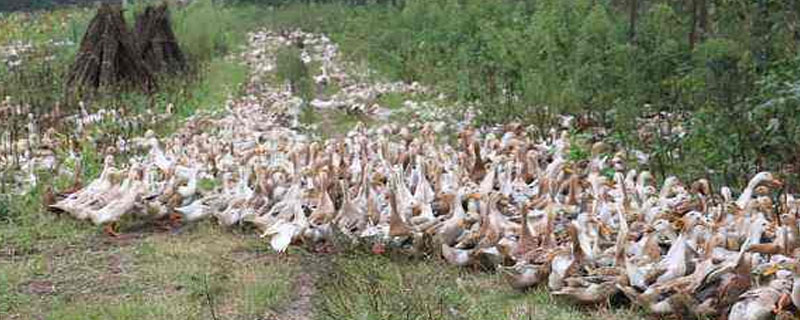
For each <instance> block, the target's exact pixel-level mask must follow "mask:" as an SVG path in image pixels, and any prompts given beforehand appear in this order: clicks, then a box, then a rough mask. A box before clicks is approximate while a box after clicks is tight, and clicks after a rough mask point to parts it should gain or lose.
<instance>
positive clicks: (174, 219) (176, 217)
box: [169, 212, 183, 229]
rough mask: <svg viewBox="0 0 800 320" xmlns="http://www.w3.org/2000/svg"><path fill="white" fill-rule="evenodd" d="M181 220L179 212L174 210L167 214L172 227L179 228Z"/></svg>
mask: <svg viewBox="0 0 800 320" xmlns="http://www.w3.org/2000/svg"><path fill="white" fill-rule="evenodd" d="M182 222H183V217H182V216H181V215H180V214H178V213H175V212H173V213H170V214H169V224H170V225H171V226H172V228H175V229H177V228H180V226H181V224H182Z"/></svg>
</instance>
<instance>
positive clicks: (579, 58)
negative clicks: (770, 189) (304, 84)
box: [270, 0, 800, 186]
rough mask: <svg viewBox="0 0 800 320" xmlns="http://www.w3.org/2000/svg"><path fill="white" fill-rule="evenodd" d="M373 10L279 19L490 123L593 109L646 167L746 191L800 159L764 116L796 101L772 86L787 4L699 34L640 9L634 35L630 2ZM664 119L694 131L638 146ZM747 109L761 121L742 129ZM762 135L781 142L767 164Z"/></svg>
mask: <svg viewBox="0 0 800 320" xmlns="http://www.w3.org/2000/svg"><path fill="white" fill-rule="evenodd" d="M366 3H369V4H370V5H366V6H360V5H359V6H354V5H352V3H351V2H350V1H307V2H302V3H301V2H298V1H294V2H292V1H284V2H283V3H281V4H280V5H279V7H278V9H277V10H275V11H274V12H271V13H270V20H271V21H272V23H273V26H274V27H276V28H287V27H301V28H303V29H306V30H309V31H320V32H325V33H327V34H329V35H330V36H331V37H332V38H333V40H335V41H337V42H338V43H340V44H341V46H342V49H343V52H344V54H345V56H346V57H348V58H350V59H352V60H355V61H358V60H360V59H366V60H368V61H369V63H370V64H369V65H370V67H371V68H372V69H375V70H377V71H379V74H381V75H384V76H387V77H389V78H392V79H398V80H404V81H421V82H423V83H427V84H430V85H435V86H436V87H437V89H439V90H441V91H443V92H446V93H448V94H449V96H450V98H451V99H453V100H457V101H461V102H466V101H468V102H474V103H476V104H477V105H478V106H479V108H480V114H479V116H478V118H477V119H476V120H477V121H478V122H479V123H495V122H503V121H508V120H522V121H525V122H528V123H532V124H534V125H536V128H537V130H538V131H541V132H546V131H547V129H548V128H550V127H552V125H553V124H554V123H555V122H556V121H555V119H554V116H555V115H557V114H563V113H571V114H582V115H588V116H589V118H590V119H592V120H593V121H595V122H596V123H598V124H601V125H604V126H606V127H607V128H610V129H611V131H610V132H609V134H608V137H610V139H611V140H613V141H614V142H615V143H618V144H620V145H622V146H623V147H626V148H637V149H640V150H642V151H644V152H647V153H650V154H653V155H654V156H653V161H651V163H650V165H649V168H646V169H650V170H653V171H655V172H656V173H658V174H666V173H667V172H671V173H674V174H678V175H681V176H685V177H688V176H691V177H698V176H709V177H711V178H713V179H714V180H715V181H717V182H720V183H729V184H732V185H734V186H735V185H738V184H740V183H741V181H740V180H741V179H744V178H746V177H747V176H749V175H751V174H753V173H755V170H765V169H768V170H779V169H782V168H781V166H780V165H779V164H781V163H791V162H793V161H794V160H793V159H794V157H792V156H789V154H791V153H792V151H793V150H795V149H794V148H795V145H793V144H791V143H788V142H787V143H784V142H786V141H791V139H794V136H793V133H790V132H789V131H790V130H784V129H781V130H777V131H774V130H773V131H770V134H769V135H764V134H761V133H759V132H761V131H763V130H761V129H759V128H762V127H768V126H769V123H768V122H769V119H768V118H769V117H767V116H759V115H764V114H770V115H774V114H775V111H774V110H775V109H776V108H777V107H774V106H776V105H782V104H786V103H789V102H786V101H791V99H789V98H786V97H785V96H786V95H788V93H786V92H787V91H786V90H788V89H786V88H784V89H780V90H778V89H775V88H777V87H780V85H777V84H774V85H772V86H771V87H770V88H772V89H770V90H769V92H765V91H764V90H762V89H761V88H763V86H764V84H765V83H767V82H772V81H776V80H774V79H776V77H775V76H773V75H771V74H773V73H775V70H776V68H778V66H784V67H785V66H787V65H789V64H791V63H792V61H794V57H795V56H796V55H797V47H798V45H797V43H798V41H797V39H798V37H800V33H799V32H796V31H795V30H794V29H795V27H794V26H795V25H797V20H798V18H800V17H798V15H797V14H796V13H795V12H794V11H793V10H795V9H794V7H792V5H791V4H790V3H788V2H780V1H762V2H743V1H723V2H712V1H706V2H704V3H706V4H707V5H708V8H706V9H707V11H708V12H709V14H708V17H707V22H706V24H705V25H701V23H700V22H697V24H696V25H695V27H694V30H693V26H692V23H693V21H698V20H699V19H700V17H699V16H694V17H693V16H692V14H693V11H692V10H691V7H690V4H688V3H687V2H674V1H653V2H639V3H640V7H639V10H638V12H637V17H638V18H637V22H636V26H635V27H636V29H635V33H634V36H633V37H630V29H629V27H630V20H629V17H630V16H629V15H630V12H629V8H628V7H627V5H628V3H625V4H617V5H612V3H614V2H609V1H592V0H540V1H511V0H501V1H491V2H486V1H480V0H424V1H423V0H407V1H402V2H401V3H394V5H390V4H387V3H386V2H381V1H374V2H373V1H366ZM699 11H700V10H698V12H699ZM698 14H699V13H698ZM692 32H694V39H696V40H695V41H694V42H693V43H690V41H689V38H690V34H692ZM782 68H783V67H782ZM782 70H784V71H785V72H784V73H787V72H788V73H791V74H795V75H796V74H797V73H793V72H791V71H790V70H792V69H790V68H785V69H782ZM783 79H786V78H783ZM782 81H785V80H782ZM779 97H784V98H785V99H779ZM773 98H775V99H773ZM767 101H772V102H771V103H768V104H767V105H769V106H770V107H763V105H764V103H766V102H767ZM792 103H793V102H791V103H789V104H792ZM760 106H761V107H760ZM787 108H790V107H787ZM754 110H769V111H763V112H762V111H759V112H754ZM654 112H667V113H669V114H671V115H672V116H673V117H675V119H672V120H670V122H671V123H670V126H672V127H680V128H684V129H686V131H688V132H687V134H684V135H681V136H680V137H676V136H669V137H668V136H657V137H655V138H654V139H650V140H647V141H642V140H639V137H638V135H637V134H636V132H635V130H637V129H638V128H639V127H640V122H639V121H638V119H639V118H641V117H643V116H650V115H652V114H653V113H654ZM744 114H752V115H751V116H750V117H749V118H747V119H748V120H751V121H741V120H742V115H744ZM678 115H681V116H680V117H678ZM683 115H688V116H683ZM780 128H783V127H782V126H781V127H780ZM775 135H780V136H781V137H780V138H777V137H775ZM762 136H770V137H771V138H769V139H771V140H770V141H772V144H769V145H770V148H769V150H770V151H772V152H771V153H770V156H768V157H765V154H763V152H764V151H766V149H764V148H763V147H761V146H762V145H763V144H764V143H766V142H765V141H766V140H765V139H766V138H761V137H762ZM777 141H783V142H777ZM739 150H744V152H742V151H739ZM774 154H779V155H781V156H780V157H775V156H772V155H774ZM767 158H768V159H767ZM733 177H741V178H735V179H734V178H733Z"/></svg>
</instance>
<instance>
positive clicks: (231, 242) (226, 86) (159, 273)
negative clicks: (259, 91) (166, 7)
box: [0, 0, 638, 319]
mask: <svg viewBox="0 0 800 320" xmlns="http://www.w3.org/2000/svg"><path fill="white" fill-rule="evenodd" d="M195 3H196V4H194V5H192V6H189V7H188V8H187V9H185V10H181V11H178V12H176V13H175V15H174V22H175V29H176V33H177V34H178V37H179V39H181V44H182V45H183V46H184V48H185V49H186V51H187V53H188V54H189V56H190V58H191V60H192V61H193V64H194V66H195V68H194V71H195V73H194V75H193V76H191V77H187V78H165V79H163V80H162V81H163V82H162V83H163V84H165V85H164V86H162V91H161V92H159V93H157V94H155V95H154V96H153V97H146V96H143V95H138V94H125V95H121V96H120V97H117V96H112V97H104V98H103V99H105V100H100V101H98V102H97V105H106V106H112V107H117V108H119V107H124V108H126V109H127V110H130V111H131V112H134V113H143V112H146V110H148V109H151V110H152V111H154V112H163V111H164V110H165V109H166V106H167V104H169V103H172V104H174V106H175V107H176V109H175V113H176V115H175V116H174V117H173V118H172V119H170V120H168V121H167V123H160V124H157V125H155V126H154V128H155V129H157V130H156V131H157V132H158V134H160V135H166V134H169V133H170V132H172V131H173V130H174V129H175V128H177V126H179V125H180V124H181V122H182V120H183V119H185V118H186V117H188V116H191V115H193V114H195V113H197V112H199V111H203V110H205V111H212V112H213V111H219V110H221V109H222V107H223V106H224V102H225V100H226V99H227V98H228V96H229V95H232V94H236V93H238V92H239V90H240V89H241V85H242V84H243V83H244V81H245V80H246V77H247V68H246V67H245V66H243V65H241V64H239V63H238V62H237V61H236V60H235V59H227V58H225V56H226V55H227V54H230V53H231V52H236V50H237V48H238V47H239V46H241V45H242V44H243V43H244V40H245V31H246V30H248V29H250V28H252V27H254V26H255V25H257V24H258V23H266V22H265V21H263V20H264V19H263V18H262V17H260V16H259V15H260V14H261V13H263V12H264V11H263V10H262V9H259V8H258V7H254V6H233V7H216V6H213V5H211V3H210V1H209V0H199V1H197V2H195ZM37 14H38V13H37ZM41 15H42V17H35V18H32V20H31V21H30V24H31V25H37V24H39V23H43V24H44V23H48V21H51V20H53V21H61V24H62V25H66V26H68V27H67V28H61V29H59V28H54V29H53V30H49V31H47V30H46V31H42V33H43V34H44V36H41V38H40V36H39V35H38V33H36V31H26V29H14V28H17V24H15V23H14V22H13V21H15V20H13V19H23V18H21V17H18V16H15V15H12V16H13V18H10V19H9V20H6V19H5V18H6V17H7V16H0V31H2V30H12V29H13V30H12V31H13V32H11V33H3V32H0V37H7V38H0V43H5V42H6V41H11V40H9V39H14V37H17V38H19V39H33V41H34V42H36V41H42V42H44V41H46V39H47V37H49V36H57V37H66V38H70V37H71V39H77V38H79V37H80V34H81V32H78V31H77V30H79V29H80V30H82V28H85V23H86V22H87V21H88V19H89V18H90V15H91V11H89V10H85V9H63V10H56V11H53V12H48V13H41ZM50 15H53V17H50ZM58 17H61V18H58ZM268 17H269V19H273V18H275V19H274V21H273V20H270V21H269V23H274V24H275V25H277V24H279V23H281V22H280V21H281V19H282V18H281V17H276V16H274V15H268ZM59 19H61V20H59ZM292 19H294V18H291V17H290V18H289V19H287V20H292ZM8 21H11V22H8ZM212 22H213V23H212ZM19 25H22V24H19ZM31 30H37V29H36V28H33V29H31ZM43 30H44V29H43ZM27 32H30V33H27ZM9 34H10V35H9ZM14 34H16V36H15V35H14ZM7 35H8V36H7ZM76 35H77V36H76ZM344 41H346V42H347V43H346V45H349V46H356V45H359V43H360V44H361V45H363V44H364V42H363V39H350V40H344ZM360 41H361V42H360ZM74 42H75V43H77V42H78V41H77V40H75V41H74ZM351 52H354V51H351ZM71 54H74V47H73V48H70V47H67V48H65V49H63V51H59V53H58V56H59V57H60V58H59V59H56V60H54V62H53V63H52V65H51V66H48V67H53V69H52V70H56V72H58V70H63V69H59V68H63V67H64V66H63V65H60V64H61V63H63V61H68V60H69V58H70V57H71V56H70V55H71ZM290 56H294V54H291V55H286V57H284V58H288V57H290ZM346 58H348V59H354V60H358V59H361V58H364V57H357V56H349V57H346ZM290 67H291V66H290ZM302 69H303V68H302V67H301V66H298V65H296V64H295V65H294V69H293V68H289V69H287V70H286V74H285V80H291V79H294V81H297V82H299V83H303V82H304V81H307V80H308V77H309V75H308V74H307V73H303V72H302ZM311 69H312V70H316V68H311ZM1 72H2V71H0V73H1ZM53 74H57V73H52V74H50V76H53ZM34 75H37V76H39V75H40V76H47V73H34ZM36 79H38V78H35V77H34V80H36ZM39 80H41V79H39ZM50 80H51V81H52V78H51V79H50ZM338 90H339V88H336V87H335V86H330V87H326V88H324V90H322V92H317V93H316V94H317V95H321V96H331V95H333V94H335V93H336V92H337V91H338ZM31 94H33V93H31ZM47 94H54V92H47ZM54 96H58V95H57V94H55V95H54ZM29 98H30V97H29ZM406 99H412V97H407V96H404V95H403V94H387V95H384V96H382V97H381V98H380V99H379V100H378V101H377V103H379V104H380V105H382V106H384V107H387V108H389V109H392V110H394V111H399V110H402V109H403V107H402V104H403V101H405V100H406ZM408 116H409V115H407V114H403V113H402V112H398V113H397V114H396V115H394V116H393V118H392V119H390V120H392V121H402V119H406V118H404V117H408ZM302 118H303V122H304V123H309V124H320V127H321V128H320V129H321V130H320V134H321V135H322V136H323V137H325V138H328V137H332V136H338V135H341V134H344V133H345V132H347V131H348V130H350V129H351V128H352V127H353V126H355V125H356V124H357V123H358V122H360V121H363V120H364V119H362V118H360V117H358V116H356V115H352V114H349V113H347V112H344V111H339V110H335V111H326V112H325V113H316V112H313V111H310V109H306V111H305V112H304V113H303V116H302ZM115 130H119V128H116V127H115V126H114V125H108V126H104V125H101V126H98V128H95V129H93V130H92V132H93V133H92V135H93V136H94V137H93V138H94V139H99V138H102V137H103V136H107V135H114V134H119V132H118V131H115ZM139 133H141V132H139ZM82 147H83V150H82V152H81V158H80V159H79V161H81V162H82V164H83V166H82V168H83V171H82V172H81V175H82V176H83V177H84V181H88V180H89V179H91V178H93V177H95V176H96V175H97V174H98V173H99V169H100V168H99V165H100V163H101V159H102V155H101V154H100V152H98V149H99V148H93V147H92V146H90V145H89V144H83V146H82ZM123 158H124V157H123ZM118 161H120V162H121V161H124V159H118ZM66 165H67V166H68V167H70V168H71V167H74V164H66ZM70 180H71V179H70V177H66V176H56V177H49V176H48V175H47V174H46V173H42V185H49V184H52V185H54V186H55V188H56V189H57V190H62V189H63V188H65V187H66V186H68V185H69V183H70ZM214 187H215V182H214V181H211V180H207V181H203V182H201V188H203V189H212V188H214ZM43 192H44V190H43V188H42V187H41V186H40V187H38V188H36V189H34V190H32V191H31V192H29V193H27V194H25V195H23V196H19V197H7V196H6V197H2V196H0V243H2V244H3V245H2V247H0V319H6V318H11V319H16V318H21V319H211V318H218V319H255V318H264V317H266V316H267V315H269V314H271V313H274V311H275V310H280V309H281V308H282V307H283V306H285V305H286V304H287V303H288V301H289V300H290V299H291V297H292V296H293V295H294V293H293V283H292V279H293V278H294V277H295V276H296V275H297V274H299V273H300V272H311V271H313V272H314V274H315V275H316V278H317V281H316V289H317V293H316V295H315V296H314V298H313V299H312V300H313V301H314V312H315V313H316V318H318V319H538V318H547V319H551V318H552V319H574V318H577V319H591V318H601V317H602V318H608V319H628V318H636V317H638V314H636V313H635V312H633V311H631V310H627V309H622V310H614V311H608V310H605V309H600V310H579V309H575V308H573V307H571V306H567V305H564V304H561V303H559V302H558V301H554V300H552V299H551V298H550V296H549V295H548V294H547V293H546V291H544V290H537V291H533V292H530V293H518V292H514V291H512V290H511V289H509V288H508V286H507V285H506V284H505V283H504V281H503V279H502V278H501V277H500V276H498V275H496V274H492V273H474V272H470V271H465V270H460V269H456V268H453V267H450V266H447V265H444V264H443V263H442V262H441V261H438V260H414V261H408V260H402V259H399V258H389V257H383V256H373V255H366V254H363V253H356V252H348V253H343V254H340V255H336V256H332V257H326V258H323V259H317V260H312V261H311V262H309V261H302V262H301V261H300V260H301V259H302V258H303V255H304V254H303V253H302V251H300V252H301V253H298V251H292V253H290V254H289V255H288V256H277V255H275V254H272V253H268V251H267V250H268V249H267V244H266V243H265V242H264V241H263V240H261V239H259V238H257V237H256V236H254V235H252V233H250V232H243V231H242V230H239V229H233V230H230V229H224V228H221V227H219V226H216V225H215V224H214V223H213V222H211V221H206V222H203V223H200V224H195V225H190V226H188V227H186V228H185V229H183V230H182V231H181V232H180V233H178V234H167V233H159V232H156V231H154V230H156V228H155V227H154V226H153V225H151V224H148V223H145V224H136V223H132V222H127V223H123V226H122V230H121V231H122V232H123V233H124V234H125V237H124V238H123V239H121V240H110V239H107V238H105V237H104V236H102V235H101V233H100V231H99V228H97V227H92V226H90V225H89V224H88V223H85V222H78V221H74V220H73V219H69V218H66V217H58V216H56V215H54V214H51V213H49V212H46V211H44V210H43V208H42V207H41V197H42V194H43ZM309 263H314V264H315V265H314V266H309Z"/></svg>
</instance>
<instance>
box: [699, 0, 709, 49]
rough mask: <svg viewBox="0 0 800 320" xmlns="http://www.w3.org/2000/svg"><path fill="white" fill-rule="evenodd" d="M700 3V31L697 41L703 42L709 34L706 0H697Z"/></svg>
mask: <svg viewBox="0 0 800 320" xmlns="http://www.w3.org/2000/svg"><path fill="white" fill-rule="evenodd" d="M699 1H700V19H699V20H700V21H699V26H698V27H699V29H700V37H699V41H701V42H702V41H703V40H704V39H705V38H706V37H707V36H708V34H709V30H708V0H699Z"/></svg>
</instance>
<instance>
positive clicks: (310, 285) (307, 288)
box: [268, 271, 316, 320]
mask: <svg viewBox="0 0 800 320" xmlns="http://www.w3.org/2000/svg"><path fill="white" fill-rule="evenodd" d="M293 287H294V291H295V293H294V297H292V300H291V301H290V302H289V303H288V304H287V305H286V306H285V309H284V310H283V311H282V312H281V313H280V314H277V315H273V316H272V317H270V318H268V319H271V320H310V319H312V318H313V317H312V316H313V304H312V303H311V297H312V296H313V295H314V292H315V291H316V289H315V287H314V276H312V275H311V274H310V273H308V272H305V271H304V272H303V273H301V274H300V275H299V276H297V278H296V279H295V282H294V285H293Z"/></svg>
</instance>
